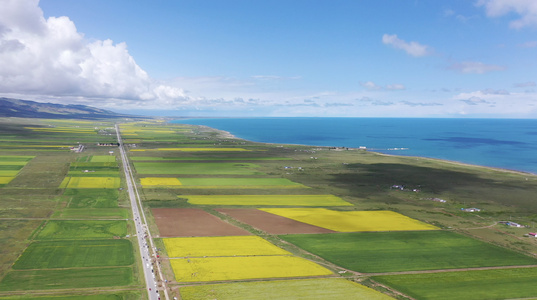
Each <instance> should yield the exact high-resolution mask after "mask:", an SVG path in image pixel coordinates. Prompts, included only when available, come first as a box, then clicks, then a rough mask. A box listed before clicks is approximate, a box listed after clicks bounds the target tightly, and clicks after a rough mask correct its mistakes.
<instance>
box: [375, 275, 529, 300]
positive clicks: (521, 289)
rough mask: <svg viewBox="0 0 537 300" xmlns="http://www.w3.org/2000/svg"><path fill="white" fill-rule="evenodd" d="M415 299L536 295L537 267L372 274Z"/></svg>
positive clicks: (482, 299) (527, 296) (481, 299)
mask: <svg viewBox="0 0 537 300" xmlns="http://www.w3.org/2000/svg"><path fill="white" fill-rule="evenodd" d="M373 278H374V279H375V280H377V281H379V282H381V283H383V284H387V285H390V286H393V287H395V288H396V289H398V290H399V291H402V292H404V293H405V294H407V295H409V296H411V297H414V298H415V299H473V300H492V299H535V281H536V280H537V268H523V269H501V270H476V271H464V272H443V273H434V274H411V275H390V276H377V277H373Z"/></svg>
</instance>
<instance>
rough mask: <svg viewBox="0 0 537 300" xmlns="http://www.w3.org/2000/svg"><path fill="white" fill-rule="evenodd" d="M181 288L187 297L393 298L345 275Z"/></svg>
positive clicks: (242, 299) (285, 299)
mask: <svg viewBox="0 0 537 300" xmlns="http://www.w3.org/2000/svg"><path fill="white" fill-rule="evenodd" d="M179 291H180V293H181V299H183V300H204V299H206V300H212V299H219V300H250V299H251V300H257V299H278V300H294V299H368V300H384V299H386V300H387V299H392V298H391V297H388V296H386V295H384V294H382V293H379V292H377V291H375V290H373V289H370V288H368V287H365V286H363V285H360V284H357V283H354V282H351V281H348V280H346V279H342V278H323V279H300V280H278V281H257V282H240V283H226V284H206V285H193V286H185V287H182V288H180V289H179Z"/></svg>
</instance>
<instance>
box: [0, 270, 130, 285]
mask: <svg viewBox="0 0 537 300" xmlns="http://www.w3.org/2000/svg"><path fill="white" fill-rule="evenodd" d="M133 282H134V277H133V270H132V268H130V267H115V268H89V269H63V270H27V271H11V272H9V273H7V275H6V276H5V277H4V278H3V279H2V281H0V291H19V290H51V289H74V288H92V287H108V286H125V285H131V284H133Z"/></svg>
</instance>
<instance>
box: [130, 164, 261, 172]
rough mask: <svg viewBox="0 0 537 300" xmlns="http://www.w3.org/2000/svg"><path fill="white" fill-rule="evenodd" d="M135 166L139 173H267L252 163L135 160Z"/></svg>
mask: <svg viewBox="0 0 537 300" xmlns="http://www.w3.org/2000/svg"><path fill="white" fill-rule="evenodd" d="M134 167H135V168H136V171H137V173H138V174H195V175H217V174H218V175H220V174H225V175H265V174H264V173H261V172H259V171H256V170H255V169H256V168H258V167H259V166H258V165H255V164H251V163H220V162H215V163H167V162H135V163H134Z"/></svg>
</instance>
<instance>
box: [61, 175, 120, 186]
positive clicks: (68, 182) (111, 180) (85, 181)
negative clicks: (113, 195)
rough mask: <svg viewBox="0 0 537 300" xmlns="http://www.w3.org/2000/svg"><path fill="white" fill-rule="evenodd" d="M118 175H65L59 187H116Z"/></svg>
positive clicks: (118, 183) (118, 180)
mask: <svg viewBox="0 0 537 300" xmlns="http://www.w3.org/2000/svg"><path fill="white" fill-rule="evenodd" d="M120 182H121V181H120V179H119V177H65V179H64V180H63V181H62V183H61V184H60V186H59V188H61V189H64V188H67V189H117V188H119V186H120Z"/></svg>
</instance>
